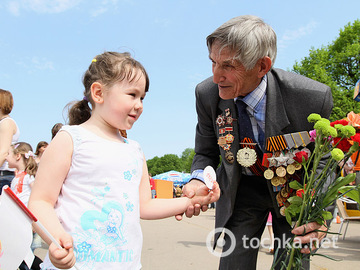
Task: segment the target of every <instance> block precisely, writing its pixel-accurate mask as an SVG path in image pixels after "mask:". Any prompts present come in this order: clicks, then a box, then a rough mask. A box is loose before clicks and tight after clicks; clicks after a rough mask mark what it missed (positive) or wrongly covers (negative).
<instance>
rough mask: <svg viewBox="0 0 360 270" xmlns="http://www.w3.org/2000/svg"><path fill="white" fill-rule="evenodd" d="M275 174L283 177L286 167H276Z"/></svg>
mask: <svg viewBox="0 0 360 270" xmlns="http://www.w3.org/2000/svg"><path fill="white" fill-rule="evenodd" d="M276 175H277V176H279V177H284V176H285V175H286V169H285V168H284V167H283V166H280V167H277V168H276Z"/></svg>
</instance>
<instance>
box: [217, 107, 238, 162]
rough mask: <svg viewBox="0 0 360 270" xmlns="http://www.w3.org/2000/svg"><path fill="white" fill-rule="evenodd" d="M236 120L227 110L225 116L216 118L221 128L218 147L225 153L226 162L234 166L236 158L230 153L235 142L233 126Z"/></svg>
mask: <svg viewBox="0 0 360 270" xmlns="http://www.w3.org/2000/svg"><path fill="white" fill-rule="evenodd" d="M235 120H236V119H234V118H232V116H231V112H230V109H229V108H227V109H225V111H224V114H220V115H218V117H217V118H216V125H217V126H218V127H219V131H218V132H219V138H218V145H219V146H220V147H221V148H222V149H224V151H225V160H226V161H227V162H228V163H229V164H233V163H234V160H235V157H234V154H233V153H232V152H231V151H230V149H231V145H232V143H233V142H234V139H235V138H234V135H232V134H231V132H233V127H232V124H233V122H234V121H235Z"/></svg>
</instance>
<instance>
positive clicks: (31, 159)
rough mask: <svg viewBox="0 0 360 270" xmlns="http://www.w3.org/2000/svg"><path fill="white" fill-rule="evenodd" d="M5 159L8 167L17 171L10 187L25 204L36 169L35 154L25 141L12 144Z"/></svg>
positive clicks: (27, 200) (26, 203)
mask: <svg viewBox="0 0 360 270" xmlns="http://www.w3.org/2000/svg"><path fill="white" fill-rule="evenodd" d="M6 160H7V162H8V166H9V168H12V169H16V171H17V172H16V175H15V177H14V179H13V180H12V182H11V189H12V191H14V193H15V194H16V195H17V196H18V198H19V199H20V200H21V201H22V202H23V203H24V204H25V205H28V202H29V198H30V193H31V188H32V186H33V184H34V183H33V182H34V181H35V174H36V171H37V164H36V161H35V155H34V153H33V152H32V147H31V145H30V144H28V143H25V142H18V143H16V144H13V145H12V146H11V147H10V151H9V154H8V156H7V157H6Z"/></svg>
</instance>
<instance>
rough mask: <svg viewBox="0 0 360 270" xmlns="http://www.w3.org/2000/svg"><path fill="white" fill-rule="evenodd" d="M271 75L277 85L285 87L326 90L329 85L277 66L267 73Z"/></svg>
mask: <svg viewBox="0 0 360 270" xmlns="http://www.w3.org/2000/svg"><path fill="white" fill-rule="evenodd" d="M268 76H269V77H273V78H274V80H275V81H277V83H278V84H279V85H281V86H282V87H285V88H293V89H308V90H311V89H313V90H320V91H322V90H328V89H329V88H330V87H329V86H327V85H326V84H323V83H321V82H318V81H315V80H313V79H310V78H308V77H305V76H303V75H300V74H297V73H295V72H290V71H285V70H283V69H279V68H272V69H271V70H270V72H269V74H268Z"/></svg>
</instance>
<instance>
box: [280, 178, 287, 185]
mask: <svg viewBox="0 0 360 270" xmlns="http://www.w3.org/2000/svg"><path fill="white" fill-rule="evenodd" d="M279 183H280V185H284V184H285V183H286V178H285V177H279Z"/></svg>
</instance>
